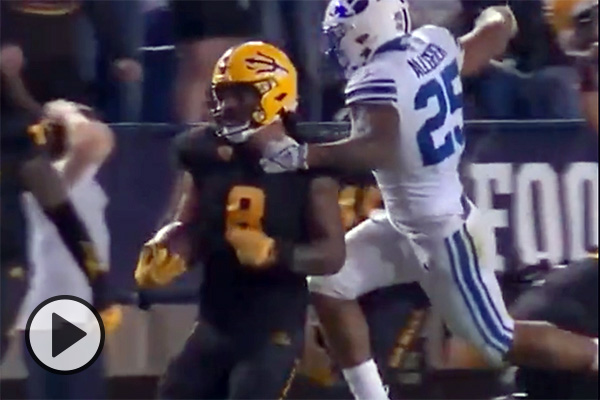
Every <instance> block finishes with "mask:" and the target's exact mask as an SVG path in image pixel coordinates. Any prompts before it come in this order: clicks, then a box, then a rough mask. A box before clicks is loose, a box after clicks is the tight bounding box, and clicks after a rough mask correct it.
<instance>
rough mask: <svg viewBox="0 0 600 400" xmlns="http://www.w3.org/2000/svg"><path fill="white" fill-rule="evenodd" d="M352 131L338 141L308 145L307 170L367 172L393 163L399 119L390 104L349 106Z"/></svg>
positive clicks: (357, 104)
mask: <svg viewBox="0 0 600 400" xmlns="http://www.w3.org/2000/svg"><path fill="white" fill-rule="evenodd" d="M350 111H351V118H352V132H351V137H350V138H349V139H346V140H343V141H341V142H336V143H331V144H324V145H309V146H308V151H307V155H306V160H307V165H308V167H309V168H315V167H332V168H339V169H343V170H347V171H369V170H372V169H375V168H382V167H385V166H388V165H390V164H391V163H393V161H394V154H395V150H396V148H397V146H396V142H397V140H398V138H399V137H400V136H399V132H398V130H399V127H400V122H399V116H398V112H397V111H396V109H395V108H394V107H393V106H392V105H388V104H376V103H368V104H367V103H356V104H353V105H351V107H350Z"/></svg>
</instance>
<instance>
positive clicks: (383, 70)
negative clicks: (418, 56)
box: [344, 57, 398, 106]
mask: <svg viewBox="0 0 600 400" xmlns="http://www.w3.org/2000/svg"><path fill="white" fill-rule="evenodd" d="M392 72H393V71H392V70H391V68H389V67H386V64H385V62H383V59H382V57H378V58H375V59H374V60H373V61H372V62H370V63H369V64H367V65H365V66H363V67H361V68H360V69H358V70H357V71H356V72H355V73H354V74H353V75H352V77H351V78H350V80H349V81H348V85H347V86H346V90H345V92H344V94H345V97H346V105H347V106H348V105H351V104H356V103H380V104H388V103H396V102H397V99H398V88H397V85H396V81H395V79H394V78H393V75H392Z"/></svg>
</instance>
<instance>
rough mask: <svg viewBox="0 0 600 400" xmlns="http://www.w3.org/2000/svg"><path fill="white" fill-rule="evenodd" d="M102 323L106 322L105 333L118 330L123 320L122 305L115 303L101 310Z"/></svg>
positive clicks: (108, 333)
mask: <svg viewBox="0 0 600 400" xmlns="http://www.w3.org/2000/svg"><path fill="white" fill-rule="evenodd" d="M100 316H101V317H102V323H103V324H104V333H105V334H107V335H110V334H111V333H113V332H114V331H116V330H117V329H118V328H119V327H120V326H121V323H122V322H123V311H122V310H121V306H118V305H114V306H111V307H109V308H107V309H105V310H103V311H101V312H100Z"/></svg>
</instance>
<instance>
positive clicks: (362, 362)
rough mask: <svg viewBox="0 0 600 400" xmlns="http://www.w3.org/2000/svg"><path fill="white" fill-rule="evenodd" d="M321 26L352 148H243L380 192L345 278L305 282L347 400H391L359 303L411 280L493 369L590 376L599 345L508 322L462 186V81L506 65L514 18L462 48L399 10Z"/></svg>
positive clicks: (352, 248)
mask: <svg viewBox="0 0 600 400" xmlns="http://www.w3.org/2000/svg"><path fill="white" fill-rule="evenodd" d="M323 25H324V29H325V32H326V33H327V34H328V35H329V36H330V37H331V38H332V39H333V40H332V41H333V43H332V44H333V46H332V52H333V53H334V54H335V55H336V56H337V59H338V61H339V63H340V65H341V66H342V68H343V69H344V72H345V75H346V78H347V79H348V85H347V88H346V103H347V105H348V106H349V107H350V109H351V117H352V131H351V137H350V138H349V139H347V140H344V141H342V142H338V143H333V144H328V145H298V144H297V143H295V142H294V141H293V140H292V139H290V138H289V137H287V136H285V135H284V134H283V129H281V127H280V126H276V125H271V126H269V127H266V128H263V129H261V130H260V131H257V132H248V134H247V136H248V140H250V141H251V142H253V143H254V144H255V145H256V146H257V147H259V148H260V149H261V150H262V152H263V157H264V158H263V161H262V165H263V168H264V169H265V170H267V171H270V172H281V171H286V170H295V169H306V168H313V167H334V168H342V169H346V170H365V169H367V170H373V172H374V175H375V177H376V179H377V182H378V185H379V187H380V189H381V191H382V195H383V199H384V203H385V208H386V210H387V217H386V218H376V219H371V220H367V221H365V222H364V223H363V224H361V225H359V226H358V227H357V228H355V229H354V230H353V231H351V232H350V233H348V236H347V245H348V250H347V260H346V264H345V265H344V267H343V268H342V270H341V271H340V272H339V273H338V274H336V275H333V276H330V277H328V278H316V279H315V278H312V279H311V282H310V287H311V290H312V291H313V292H314V293H315V306H316V307H317V310H318V312H319V316H320V319H321V322H322V324H323V326H324V328H325V330H326V331H327V335H328V337H329V342H330V346H331V348H332V350H333V353H334V356H335V357H336V358H337V359H338V362H339V363H340V364H341V366H342V368H343V369H344V376H345V377H346V380H347V381H348V383H349V386H350V388H351V390H352V391H353V393H354V395H355V397H356V398H359V399H381V398H386V396H387V395H386V393H385V392H384V391H383V387H382V385H381V379H380V378H379V375H378V372H377V368H376V366H375V364H374V363H373V361H372V360H371V356H370V350H369V346H368V340H367V338H368V329H367V326H366V323H365V322H364V316H363V315H362V313H361V311H360V308H359V307H358V306H357V304H356V302H355V301H354V300H355V299H356V297H358V296H359V295H361V294H362V293H365V292H367V291H369V290H371V289H373V288H375V287H377V286H384V285H389V284H391V283H395V282H398V281H403V280H418V281H419V282H420V284H421V285H422V287H423V289H424V290H425V291H426V292H427V294H428V296H429V298H430V300H431V303H432V305H433V306H434V307H435V308H437V309H438V311H439V312H440V313H441V314H442V316H443V318H444V320H445V322H446V324H447V325H448V327H449V328H450V329H451V331H452V332H453V334H454V335H456V336H458V337H461V338H462V339H465V340H466V341H468V342H469V343H470V344H471V345H473V346H475V347H476V348H477V349H478V350H479V351H480V352H481V353H482V354H483V355H484V356H485V358H486V360H487V361H488V363H489V364H490V365H493V366H498V367H501V366H503V365H504V363H505V362H506V361H508V362H512V363H515V364H518V365H533V366H537V367H542V368H552V369H567V370H580V371H590V372H591V373H596V374H597V362H598V361H597V357H598V345H597V339H590V338H586V337H582V336H578V335H574V334H571V333H569V332H566V331H561V330H559V329H557V328H556V327H554V326H552V325H550V324H545V323H537V322H535V323H534V322H526V321H517V322H515V321H513V320H512V318H511V317H510V316H509V314H508V312H507V311H506V307H505V305H504V301H503V299H502V295H501V292H500V288H499V285H498V282H497V280H496V277H495V274H494V268H493V265H492V263H491V262H490V261H489V260H488V259H486V257H485V254H486V247H487V243H488V241H487V240H486V237H487V235H489V234H491V232H490V231H489V230H488V229H486V226H485V225H484V224H482V222H481V218H480V217H479V216H478V215H477V214H478V212H477V210H476V209H475V208H474V207H473V205H472V204H471V203H470V202H469V201H468V200H466V199H465V198H464V195H463V187H462V185H461V182H460V179H459V173H458V164H459V160H460V156H461V153H462V151H463V149H464V136H463V114H462V84H461V76H466V75H470V74H474V73H477V72H478V71H480V70H481V69H482V68H484V67H485V66H487V65H488V64H489V61H490V60H491V59H493V58H495V57H498V56H500V55H502V54H503V53H504V51H505V50H506V47H507V45H508V42H509V40H510V39H511V38H512V37H513V36H514V35H515V34H516V31H517V26H516V21H515V19H514V16H513V14H512V12H511V11H510V9H509V8H508V7H491V8H488V9H486V10H484V11H483V12H482V14H481V15H480V17H479V18H478V19H477V21H476V23H475V28H474V29H473V30H472V31H471V32H470V33H468V34H467V35H465V36H463V37H461V38H459V39H458V40H456V39H455V38H454V37H453V36H452V35H451V34H450V33H449V32H448V31H447V30H445V29H443V28H439V27H434V26H424V27H422V28H420V29H417V30H415V31H414V32H410V20H409V14H408V6H407V4H406V2H405V1H404V0H331V1H330V3H329V6H328V8H327V11H326V16H325V20H324V24H323ZM415 258H416V259H415Z"/></svg>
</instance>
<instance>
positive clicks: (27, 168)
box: [0, 75, 109, 359]
mask: <svg viewBox="0 0 600 400" xmlns="http://www.w3.org/2000/svg"><path fill="white" fill-rule="evenodd" d="M2 78H3V79H2V82H3V83H4V75H2ZM1 95H2V100H1V115H0V124H1V127H0V150H1V153H2V154H1V157H0V163H1V167H0V173H1V175H0V185H1V186H0V194H1V197H2V198H1V201H0V206H1V211H0V215H1V217H2V224H0V228H1V233H0V245H1V247H2V248H1V249H0V250H1V251H0V257H1V259H0V272H1V276H0V284H1V288H0V295H1V296H2V297H1V299H0V306H1V318H2V319H1V321H0V323H1V325H0V326H1V328H2V342H1V343H0V359H1V358H2V357H3V356H4V354H5V353H6V350H7V348H8V342H9V338H10V331H11V329H12V328H13V323H14V320H15V317H16V315H17V313H18V311H19V306H20V304H21V301H22V299H23V296H24V295H25V293H26V290H27V269H28V268H27V256H26V232H25V229H26V224H25V219H24V215H23V209H22V203H21V200H22V199H21V195H22V193H23V192H25V191H29V192H31V194H32V195H33V196H34V197H35V199H36V200H37V201H38V203H39V204H40V206H41V207H42V209H43V211H44V212H45V214H46V216H47V217H48V218H49V219H50V220H51V221H52V222H53V223H54V225H55V226H56V229H57V230H58V233H59V235H60V237H61V238H62V240H63V241H64V243H65V245H66V246H67V248H68V250H69V251H70V252H71V254H72V255H73V257H74V258H75V261H76V262H77V264H78V265H79V267H80V268H81V269H82V270H83V271H84V273H85V275H86V276H87V277H88V279H89V280H90V282H91V283H92V291H93V298H94V305H95V306H96V307H97V308H98V309H99V311H102V310H103V309H104V308H106V307H107V306H108V305H109V299H108V297H107V287H106V274H104V273H103V272H102V270H101V266H100V262H99V258H98V253H97V251H96V248H95V246H94V245H93V243H92V242H91V239H90V235H89V233H88V231H87V229H86V228H85V225H84V224H83V223H82V222H81V220H80V219H79V217H78V216H77V214H76V211H75V209H74V207H73V205H72V204H71V201H70V200H69V196H68V194H67V191H66V189H65V187H64V185H63V182H62V180H61V178H60V176H59V175H58V173H57V172H56V170H54V168H53V167H52V164H51V162H50V159H49V157H48V156H47V154H46V153H45V152H44V151H42V150H41V146H40V145H42V144H44V143H45V140H46V132H47V130H49V129H61V128H60V127H59V126H55V125H51V124H48V123H46V122H41V123H38V121H39V120H38V119H37V118H36V117H35V116H31V115H30V114H29V113H27V112H25V111H23V110H21V109H19V108H18V107H15V106H14V104H12V103H11V99H10V98H7V97H6V95H7V92H6V91H4V90H3V91H2V92H1Z"/></svg>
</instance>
